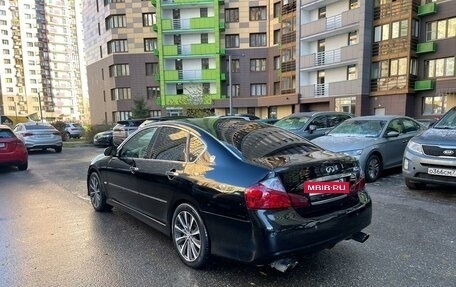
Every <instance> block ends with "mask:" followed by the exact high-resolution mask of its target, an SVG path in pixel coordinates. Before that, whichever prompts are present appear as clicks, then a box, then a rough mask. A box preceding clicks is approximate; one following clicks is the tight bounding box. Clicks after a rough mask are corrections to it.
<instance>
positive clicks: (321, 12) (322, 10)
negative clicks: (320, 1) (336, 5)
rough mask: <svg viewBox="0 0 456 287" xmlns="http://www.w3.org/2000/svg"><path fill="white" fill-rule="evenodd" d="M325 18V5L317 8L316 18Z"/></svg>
mask: <svg viewBox="0 0 456 287" xmlns="http://www.w3.org/2000/svg"><path fill="white" fill-rule="evenodd" d="M323 18H326V6H325V7H320V8H318V19H323Z"/></svg>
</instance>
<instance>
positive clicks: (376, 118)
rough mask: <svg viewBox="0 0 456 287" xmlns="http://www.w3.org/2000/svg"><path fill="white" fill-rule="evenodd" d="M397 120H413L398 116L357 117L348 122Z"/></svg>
mask: <svg viewBox="0 0 456 287" xmlns="http://www.w3.org/2000/svg"><path fill="white" fill-rule="evenodd" d="M397 118H407V119H411V120H413V119H412V118H410V117H407V116H399V115H382V116H359V117H354V118H352V119H350V120H384V121H385V120H386V121H389V120H393V119H397Z"/></svg>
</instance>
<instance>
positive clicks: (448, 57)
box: [410, 0, 456, 117]
mask: <svg viewBox="0 0 456 287" xmlns="http://www.w3.org/2000/svg"><path fill="white" fill-rule="evenodd" d="M418 4H419V6H418V12H417V16H418V19H419V20H420V28H419V30H420V31H421V32H420V36H419V39H418V44H417V49H416V54H417V56H418V72H417V75H418V76H417V81H416V82H415V85H414V88H415V93H416V95H415V97H414V98H412V103H411V107H410V109H411V112H410V114H412V115H414V116H416V117H436V116H440V115H441V114H443V113H444V112H445V111H447V110H448V109H450V108H451V107H454V106H456V73H455V57H456V1H454V0H446V1H429V0H427V1H424V0H423V1H420V2H419V3H418Z"/></svg>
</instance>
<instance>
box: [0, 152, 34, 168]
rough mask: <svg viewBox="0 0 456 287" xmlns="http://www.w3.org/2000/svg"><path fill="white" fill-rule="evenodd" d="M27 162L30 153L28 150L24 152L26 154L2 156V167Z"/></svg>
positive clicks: (6, 154) (0, 156) (0, 158)
mask: <svg viewBox="0 0 456 287" xmlns="http://www.w3.org/2000/svg"><path fill="white" fill-rule="evenodd" d="M27 161H28V153H27V151H26V150H24V152H14V153H3V154H0V166H9V165H18V164H25V163H27Z"/></svg>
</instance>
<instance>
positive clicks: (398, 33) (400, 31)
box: [391, 20, 409, 39]
mask: <svg viewBox="0 0 456 287" xmlns="http://www.w3.org/2000/svg"><path fill="white" fill-rule="evenodd" d="M408 27H409V25H408V20H402V21H396V22H393V23H391V39H395V38H399V37H406V36H407V35H408Z"/></svg>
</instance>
